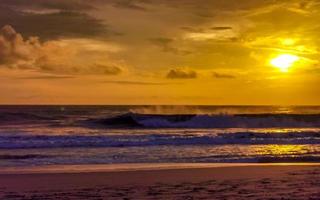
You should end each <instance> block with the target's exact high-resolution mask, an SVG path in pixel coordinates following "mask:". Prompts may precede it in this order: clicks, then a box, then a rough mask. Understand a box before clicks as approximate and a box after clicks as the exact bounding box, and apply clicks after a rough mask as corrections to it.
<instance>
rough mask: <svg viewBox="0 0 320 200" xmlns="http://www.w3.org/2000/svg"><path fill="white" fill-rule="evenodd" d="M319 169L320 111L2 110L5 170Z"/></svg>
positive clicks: (0, 162)
mask: <svg viewBox="0 0 320 200" xmlns="http://www.w3.org/2000/svg"><path fill="white" fill-rule="evenodd" d="M275 162H320V107H318V106H304V107H299V106H297V107H293V106H292V107H279V106H0V167H19V166H23V167H26V166H44V165H45V166H47V165H69V164H70V165H74V164H115V163H119V164H120V163H275Z"/></svg>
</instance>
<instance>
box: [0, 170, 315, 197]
mask: <svg viewBox="0 0 320 200" xmlns="http://www.w3.org/2000/svg"><path fill="white" fill-rule="evenodd" d="M0 199H8V200H11V199H33V200H37V199H39V200H40V199H41V200H43V199H96V200H98V199H123V200H125V199H181V200H187V199H235V200H237V199H246V200H247V199H249V200H250V199H260V200H263V199H279V200H280V199H320V166H317V165H315V166H312V165H311V166H310V165H286V164H284V165H253V166H217V167H212V166H202V165H200V166H199V167H196V165H194V166H192V167H186V166H184V167H180V168H179V165H176V167H170V166H169V167H163V168H136V169H135V170H130V168H127V169H122V170H114V169H113V170H106V171H103V170H101V169H100V170H98V171H88V172H85V171H84V170H79V171H68V170H66V171H65V172H62V171H46V170H44V171H38V173H35V171H33V172H26V171H25V172H24V173H22V174H17V173H12V172H10V173H9V172H5V173H3V174H2V175H0Z"/></svg>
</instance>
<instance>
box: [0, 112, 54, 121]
mask: <svg viewBox="0 0 320 200" xmlns="http://www.w3.org/2000/svg"><path fill="white" fill-rule="evenodd" d="M48 120H57V118H54V117H50V116H43V115H38V114H34V113H27V112H0V123H1V124H4V123H6V124H7V123H15V124H17V123H29V122H31V121H32V122H33V121H37V122H44V121H48Z"/></svg>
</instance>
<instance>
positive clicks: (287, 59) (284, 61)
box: [270, 54, 300, 72]
mask: <svg viewBox="0 0 320 200" xmlns="http://www.w3.org/2000/svg"><path fill="white" fill-rule="evenodd" d="M299 59H300V58H299V57H298V56H295V55H291V54H282V55H279V56H277V57H275V58H273V59H272V60H271V61H270V64H271V65H273V66H274V67H276V68H278V69H279V70H280V71H281V72H288V70H289V68H290V67H292V65H293V64H294V63H295V62H297V61H298V60H299Z"/></svg>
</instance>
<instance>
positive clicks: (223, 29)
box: [210, 26, 232, 31]
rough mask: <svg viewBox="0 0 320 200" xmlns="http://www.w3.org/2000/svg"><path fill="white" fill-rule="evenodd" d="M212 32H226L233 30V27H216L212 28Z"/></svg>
mask: <svg viewBox="0 0 320 200" xmlns="http://www.w3.org/2000/svg"><path fill="white" fill-rule="evenodd" d="M210 29H211V30H215V31H225V30H231V29H232V27H230V26H215V27H211V28H210Z"/></svg>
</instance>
